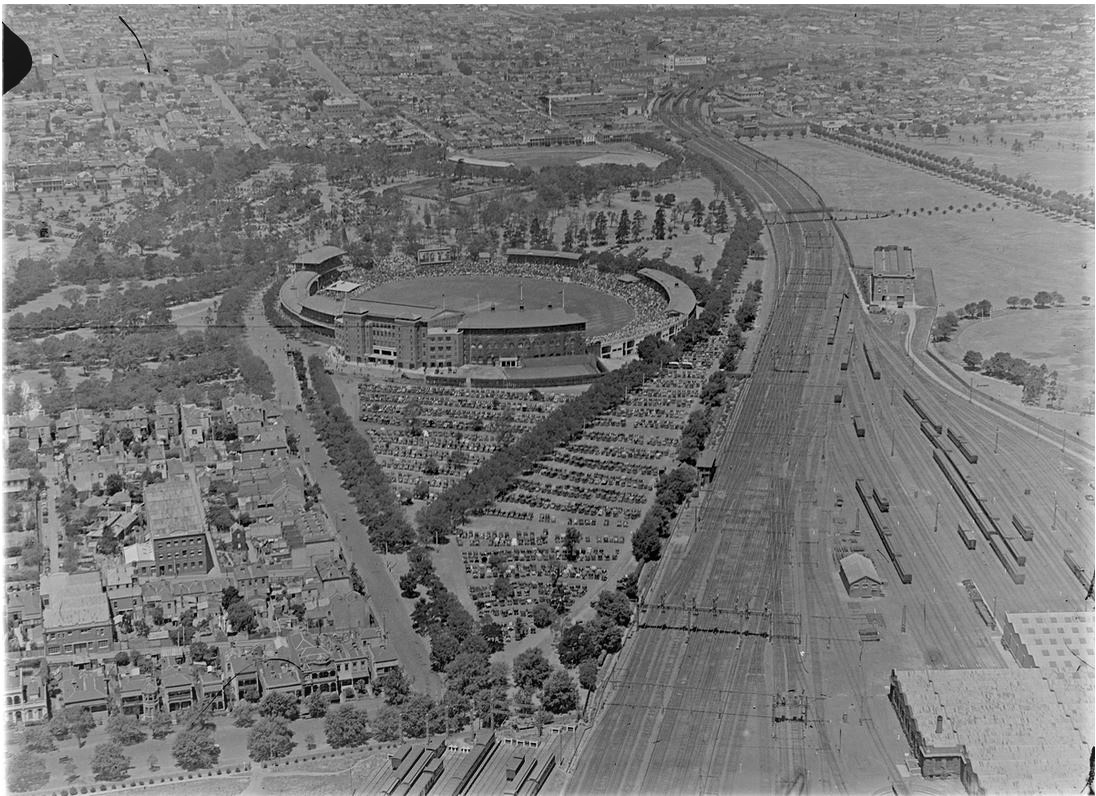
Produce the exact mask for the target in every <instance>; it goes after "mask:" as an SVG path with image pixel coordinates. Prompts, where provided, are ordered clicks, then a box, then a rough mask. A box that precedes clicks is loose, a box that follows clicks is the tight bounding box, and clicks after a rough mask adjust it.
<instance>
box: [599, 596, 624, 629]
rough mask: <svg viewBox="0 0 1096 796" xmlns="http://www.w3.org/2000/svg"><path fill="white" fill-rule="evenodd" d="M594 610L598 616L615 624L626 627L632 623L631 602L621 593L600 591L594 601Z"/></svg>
mask: <svg viewBox="0 0 1096 796" xmlns="http://www.w3.org/2000/svg"><path fill="white" fill-rule="evenodd" d="M594 610H595V611H597V613H598V616H603V617H605V618H606V619H608V620H610V621H612V622H615V623H616V624H618V625H624V626H627V625H628V623H629V622H631V621H632V601H631V600H629V599H628V598H627V597H626V596H625V595H624V594H623V593H622V592H619V591H616V590H615V589H614V590H613V591H609V590H608V589H602V590H601V592H600V593H599V594H598V596H597V599H596V600H594Z"/></svg>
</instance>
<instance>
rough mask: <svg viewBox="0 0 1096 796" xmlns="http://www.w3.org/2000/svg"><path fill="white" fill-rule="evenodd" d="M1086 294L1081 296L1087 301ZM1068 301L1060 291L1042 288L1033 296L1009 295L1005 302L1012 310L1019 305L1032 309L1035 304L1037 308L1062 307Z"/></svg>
mask: <svg viewBox="0 0 1096 796" xmlns="http://www.w3.org/2000/svg"><path fill="white" fill-rule="evenodd" d="M1085 298H1086V297H1084V296H1082V297H1081V302H1082V303H1084V302H1085ZM1065 303H1066V297H1065V296H1063V295H1062V294H1061V293H1059V292H1058V291H1057V290H1040V291H1039V292H1038V293H1036V294H1035V295H1034V296H1033V297H1032V298H1027V297H1026V296H1025V297H1023V298H1021V297H1020V296H1009V297H1008V298H1007V299H1005V304H1007V305H1008V308H1009V309H1010V310H1014V309H1016V308H1017V307H1019V308H1020V309H1025V310H1026V309H1031V307H1032V305H1035V308H1036V309H1040V310H1043V309H1046V308H1047V307H1051V306H1054V307H1061V306H1062V305H1064V304H1065Z"/></svg>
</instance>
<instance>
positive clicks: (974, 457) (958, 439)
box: [948, 428, 978, 464]
mask: <svg viewBox="0 0 1096 796" xmlns="http://www.w3.org/2000/svg"><path fill="white" fill-rule="evenodd" d="M948 439H950V440H951V441H952V442H953V443H955V447H956V448H957V449H958V450H959V452H960V453H961V454H963V458H965V459H966V460H967V461H968V462H970V463H971V464H978V454H977V453H975V452H974V451H972V450H971V449H970V445H969V444H968V443H967V441H966V439H965V438H964V437H962V436H960V435H959V434H956V433H955V429H953V428H949V429H948Z"/></svg>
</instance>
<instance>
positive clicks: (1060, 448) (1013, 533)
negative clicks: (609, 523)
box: [563, 97, 1094, 794]
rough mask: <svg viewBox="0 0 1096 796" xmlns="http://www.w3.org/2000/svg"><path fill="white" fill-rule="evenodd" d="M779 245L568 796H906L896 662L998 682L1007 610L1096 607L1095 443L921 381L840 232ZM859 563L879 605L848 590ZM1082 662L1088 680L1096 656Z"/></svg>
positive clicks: (714, 152) (769, 171) (777, 202)
mask: <svg viewBox="0 0 1096 796" xmlns="http://www.w3.org/2000/svg"><path fill="white" fill-rule="evenodd" d="M689 102H690V100H689V99H688V98H682V97H678V98H676V99H666V100H664V101H663V106H662V110H663V111H664V112H665V111H671V112H674V111H677V110H679V107H678V108H675V107H671V106H669V105H668V103H673V104H677V105H680V104H682V103H684V104H688V103H689ZM668 121H670V124H671V127H673V128H675V132H677V133H678V134H679V135H682V136H683V137H684V138H685V139H686V146H687V147H689V148H690V149H693V150H694V151H696V152H698V153H700V154H702V155H706V156H708V157H710V158H712V159H714V160H716V161H718V162H720V163H721V164H722V165H724V166H726V167H729V168H731V169H732V170H734V172H735V173H736V175H737V177H738V179H739V180H740V181H741V182H742V184H743V186H744V187H745V188H746V190H747V191H748V192H749V193H750V194H751V195H752V196H753V198H754V199H755V200H756V201H758V202H759V203H761V202H766V203H770V206H775V208H777V212H778V213H782V212H784V211H787V210H788V209H791V208H795V207H804V206H816V205H821V204H822V202H821V200H820V199H819V198H818V197H817V194H815V193H814V192H813V191H812V189H811V188H810V187H809V186H808V185H806V184H805V183H804V182H802V180H800V179H799V178H798V177H797V176H796V175H794V174H792V173H791V172H789V171H788V170H786V169H784V168H783V167H780V166H779V165H777V164H776V163H775V162H774V161H770V160H768V159H764V158H763V157H761V156H759V155H758V153H756V152H755V151H754V150H751V149H749V148H748V147H744V146H741V145H739V144H736V143H732V142H730V141H728V140H725V139H723V138H721V137H719V136H717V135H713V134H712V133H711V132H710V131H708V130H707V129H705V128H703V127H701V126H699V125H695V124H692V123H687V122H680V121H673V120H671V119H668ZM769 233H770V235H771V244H772V249H773V251H774V253H775V256H776V258H777V265H778V268H777V270H778V273H779V276H780V277H781V278H780V279H779V280H778V284H777V285H776V286H775V287H774V291H775V293H776V295H777V298H776V299H775V304H774V306H773V308H772V314H771V316H770V321H769V325H768V328H767V330H766V334H765V337H764V341H763V343H762V345H761V348H760V351H759V353H758V356H757V358H756V359H755V365H754V369H753V373H752V375H751V378H750V379H749V380H748V381H747V383H746V385H745V386H744V387H743V389H742V391H741V393H740V394H739V396H738V400H737V403H736V408H735V415H734V418H733V421H732V427H731V429H730V431H729V432H728V434H727V435H726V436H725V437H724V438H723V439H722V440H721V442H720V449H719V452H718V455H717V457H716V465H717V468H716V471H715V474H714V477H713V479H712V481H711V483H709V484H707V485H706V486H704V487H703V490H702V497H701V508H700V510H699V516H698V517H697V518H696V521H695V522H694V521H692V520H690V521H689V522H687V523H685V522H683V523H681V526H680V527H679V528H678V530H677V531H676V532H675V534H674V536H673V537H672V538H671V540H670V542H669V544H668V546H667V548H666V549H665V550H664V553H663V558H662V561H661V562H659V564H658V566H657V568H656V570H655V572H654V574H653V577H652V578H647V577H645V579H644V582H643V583H642V584H641V603H640V606H639V622H638V627H636V628H634V629H633V631H632V634H631V636H630V637H629V638H628V640H627V641H626V643H625V647H624V650H623V651H622V653H621V654H620V656H619V659H618V660H617V661H616V662H615V664H614V666H613V668H612V669H611V673H610V674H609V676H608V678H607V682H604V683H603V684H602V685H601V686H600V687H599V690H598V692H597V693H596V694H595V700H596V704H595V707H594V709H593V711H592V712H591V716H592V719H591V720H592V726H591V728H590V730H589V731H588V732H587V733H586V736H585V738H584V740H583V742H582V744H581V745H580V747H579V750H578V752H577V754H576V755H575V756H574V758H572V759H569V760H565V761H563V769H564V771H565V772H566V783H565V785H564V789H565V791H566V792H568V793H577V794H585V793H607V792H613V793H616V792H623V793H680V792H693V793H696V792H699V793H727V792H749V793H760V792H772V791H777V792H782V793H790V792H805V791H814V792H827V793H829V792H854V793H860V792H864V793H870V792H891V789H892V788H894V789H895V791H894V792H904V791H905V792H908V791H909V790H910V789H911V788H914V786H915V785H916V780H918V778H919V777H920V770H919V768H918V762H917V759H916V757H915V756H914V755H913V754H911V748H910V744H909V743H908V742H907V740H906V736H905V735H904V734H903V727H902V724H901V723H900V721H899V718H898V717H897V716H896V712H895V708H894V707H892V705H891V704H890V702H888V690H889V688H890V684H891V673H892V671H893V670H929V671H930V672H931V671H932V670H944V669H949V670H950V669H969V670H984V671H985V673H986V674H985V676H986V677H987V678H992V677H994V676H995V675H994V673H993V672H992V671H991V670H1000V669H1017V668H1018V665H1017V663H1016V662H1015V661H1014V660H1013V658H1012V657H1011V656H1010V654H1009V652H1008V651H1007V650H1005V649H1004V648H1003V646H1002V643H1001V638H1002V629H1001V627H1002V617H1004V616H1005V615H1006V614H1007V613H1016V612H1083V611H1086V610H1088V609H1089V608H1090V606H1089V605H1088V603H1087V602H1086V591H1087V589H1088V586H1089V580H1090V578H1091V577H1092V564H1091V563H1090V562H1091V561H1092V559H1093V539H1092V528H1093V523H1094V517H1093V507H1092V503H1091V502H1089V501H1088V500H1087V499H1086V494H1091V493H1092V492H1093V491H1094V489H1093V486H1092V483H1091V482H1092V478H1093V476H1092V461H1091V458H1092V454H1091V449H1086V447H1085V446H1083V445H1078V444H1076V443H1075V441H1072V440H1071V441H1070V444H1069V445H1066V441H1065V440H1064V439H1063V440H1056V439H1053V438H1048V435H1047V434H1046V433H1045V432H1044V433H1040V430H1039V427H1038V426H1037V425H1035V426H1034V427H1033V426H1032V424H1031V423H1022V422H1016V421H1015V420H1014V419H1013V418H1012V416H1011V415H1008V414H1004V413H1001V412H992V411H987V409H986V408H985V407H983V406H981V405H980V404H979V403H978V402H972V400H971V399H970V398H968V396H967V395H966V393H965V392H964V391H962V390H961V389H955V388H951V387H949V386H947V385H946V384H944V383H942V382H941V380H939V379H936V378H929V377H928V374H927V372H926V366H921V365H918V363H916V362H915V361H914V359H913V358H912V357H911V356H910V354H909V353H907V345H908V341H907V338H908V337H909V336H910V335H912V334H913V331H915V330H909V329H908V327H907V326H906V325H905V324H904V323H902V322H901V321H904V320H905V319H904V317H903V316H901V315H898V316H895V315H890V314H880V315H872V316H869V315H868V314H867V312H866V311H865V309H864V308H863V306H862V304H861V302H860V301H859V299H858V298H857V293H856V290H855V287H854V285H853V280H852V276H851V273H850V265H851V263H850V262H849V256H850V255H849V253H848V250H847V247H845V246H844V245H843V241H842V238H841V236H840V234H839V230H837V228H836V227H835V225H833V223H832V222H829V221H825V220H810V221H806V220H804V221H798V222H796V223H780V224H771V225H769ZM917 326H918V328H920V326H921V324H920V323H919V324H918V325H917ZM914 353H915V354H916V351H914ZM852 553H860V554H862V555H863V556H866V557H867V558H868V559H870V561H871V564H873V565H874V568H875V571H876V572H877V573H878V578H879V579H880V580H881V581H882V583H881V584H879V590H880V591H881V593H882V596H877V597H872V598H870V599H861V598H858V597H853V596H850V594H849V593H847V592H846V587H845V585H844V584H843V581H842V578H841V576H840V574H839V567H838V563H837V562H838V561H839V560H841V559H843V558H844V557H845V556H847V555H849V554H852ZM646 574H647V573H645V576H646ZM1078 657H1081V659H1082V662H1087V663H1088V670H1087V672H1088V679H1089V680H1090V679H1091V671H1092V660H1091V659H1092V650H1088V649H1085V650H1083V651H1082V653H1081V655H1080V656H1078ZM974 676H975V677H976V678H977V677H978V673H977V672H975V673H974ZM1090 723H1091V722H1090ZM1082 724H1083V723H1082ZM1081 729H1082V730H1083V729H1084V728H1083V726H1082V728H1081ZM937 732H939V730H937ZM1089 734H1090V733H1089ZM1088 740H1089V741H1091V738H1090V737H1089V738H1088ZM1032 754H1033V755H1034V753H1032ZM1021 756H1022V755H1021ZM1033 765H1038V761H1037V760H1033ZM1087 773H1088V765H1087V758H1086V759H1084V760H1078V761H1077V770H1076V771H1075V772H1061V771H1059V772H1058V776H1060V777H1062V781H1065V782H1070V781H1073V780H1076V782H1077V787H1080V786H1081V784H1082V783H1083V782H1084V780H1085V777H1086V776H1087Z"/></svg>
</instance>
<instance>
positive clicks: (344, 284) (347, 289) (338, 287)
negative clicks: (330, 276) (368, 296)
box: [324, 279, 362, 293]
mask: <svg viewBox="0 0 1096 796" xmlns="http://www.w3.org/2000/svg"><path fill="white" fill-rule="evenodd" d="M361 286H362V283H361V282H348V281H347V280H345V279H340V280H339V281H338V282H335V283H334V284H331V285H328V286H327V287H326V288H324V289H325V290H330V291H331V292H332V293H352V292H354V291H355V290H357V289H358V288H359V287H361Z"/></svg>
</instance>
